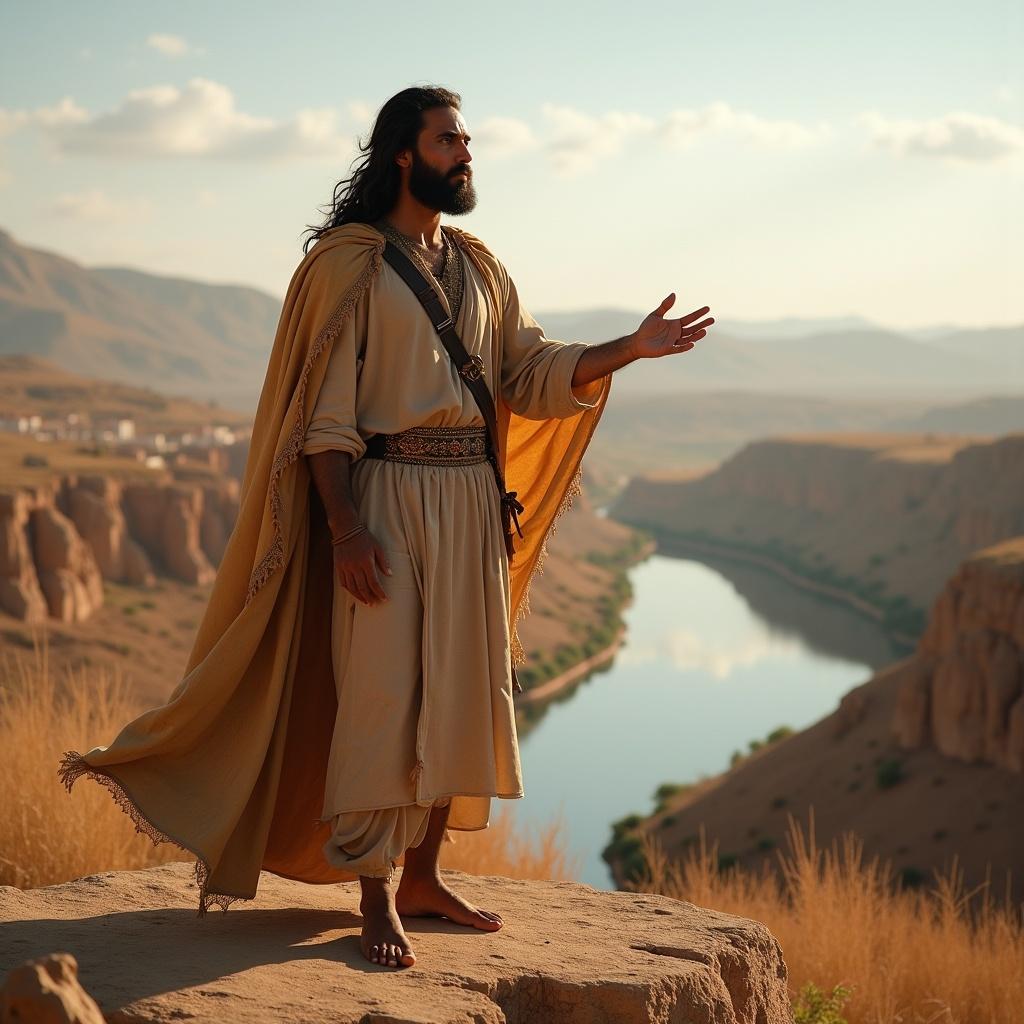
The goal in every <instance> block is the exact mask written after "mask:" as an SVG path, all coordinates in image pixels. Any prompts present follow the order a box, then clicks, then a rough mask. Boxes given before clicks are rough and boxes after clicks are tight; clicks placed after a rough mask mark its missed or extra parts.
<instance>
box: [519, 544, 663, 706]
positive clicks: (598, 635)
mask: <svg viewBox="0 0 1024 1024" xmlns="http://www.w3.org/2000/svg"><path fill="white" fill-rule="evenodd" d="M651 539H652V538H651V535H650V534H649V533H647V532H646V531H643V530H640V531H637V534H636V535H635V536H632V537H630V540H629V542H628V543H626V544H624V545H623V546H622V547H621V548H618V549H617V550H615V551H612V552H596V551H591V552H589V553H588V554H587V555H585V556H584V557H585V559H586V561H589V562H591V563H593V564H594V565H600V566H602V567H604V568H607V569H611V570H614V572H615V575H614V576H613V578H612V583H611V586H610V587H609V589H608V590H607V591H605V592H604V593H602V594H601V595H600V596H599V597H598V598H597V600H596V601H595V602H594V603H593V605H591V606H590V607H591V608H592V609H594V610H596V611H597V614H598V620H597V621H596V622H594V621H579V620H577V621H575V622H571V623H569V624H568V626H567V628H568V630H569V632H570V633H572V635H573V637H574V640H575V643H563V644H559V645H558V647H556V648H555V649H554V650H553V651H552V650H548V651H545V652H544V653H543V655H541V656H540V657H538V658H536V659H534V660H532V661H531V663H530V665H528V666H527V665H524V666H523V667H522V668H520V669H517V670H516V675H517V676H518V678H519V682H520V683H521V684H522V687H523V689H524V690H529V689H531V688H532V687H535V686H539V685H540V684H541V683H546V682H547V681H548V680H549V679H554V678H555V676H558V675H561V674H562V673H563V672H565V671H566V670H568V669H570V668H572V667H573V665H578V664H579V663H580V662H582V661H585V660H586V659H587V658H593V657H594V656H595V655H597V654H600V653H601V652H602V651H606V650H607V649H608V648H609V647H611V645H612V644H613V643H614V642H615V639H616V637H617V636H618V635H619V633H620V631H621V629H622V625H623V622H622V609H623V608H624V607H625V606H626V605H627V604H628V603H629V601H630V600H631V599H632V597H633V586H632V584H631V583H630V582H629V577H628V576H627V575H626V569H627V568H629V567H630V566H631V565H634V564H635V563H636V561H637V557H638V555H639V553H640V552H641V551H642V550H643V548H644V547H645V546H646V545H647V544H648V543H649V542H650V540H651ZM557 589H559V590H560V591H563V592H566V593H567V592H568V588H566V587H565V586H564V584H560V585H559V586H558V588H557Z"/></svg>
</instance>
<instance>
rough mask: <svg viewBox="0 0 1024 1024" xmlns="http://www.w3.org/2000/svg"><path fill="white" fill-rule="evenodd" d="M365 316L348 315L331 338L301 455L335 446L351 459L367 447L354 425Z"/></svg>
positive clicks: (356, 457) (358, 456) (334, 447)
mask: <svg viewBox="0 0 1024 1024" xmlns="http://www.w3.org/2000/svg"><path fill="white" fill-rule="evenodd" d="M357 312H360V310H358V309H357ZM364 319H365V318H364V317H362V316H358V315H354V316H350V317H349V318H348V321H347V322H346V324H345V326H344V327H343V328H342V329H341V331H340V333H339V334H338V336H337V337H336V338H335V339H334V343H333V345H332V346H331V351H330V354H329V356H328V361H327V368H326V370H325V371H324V379H323V383H322V384H321V385H320V391H319V392H318V394H317V398H316V405H315V406H314V408H313V415H312V416H311V417H310V420H309V424H308V426H307V427H306V433H305V437H304V440H303V445H302V454H303V455H313V454H315V453H316V452H324V451H328V450H330V449H335V450H337V451H342V452H348V453H349V455H351V456H352V461H353V462H354V461H355V460H356V459H359V458H362V456H363V454H364V453H365V451H366V442H365V441H364V440H363V438H362V436H361V435H360V433H359V431H358V429H357V428H356V427H357V425H356V388H357V385H358V380H359V370H360V367H361V366H362V362H363V361H362V359H360V358H359V356H358V346H357V343H356V338H357V335H358V333H359V328H360V324H362V323H363V322H364Z"/></svg>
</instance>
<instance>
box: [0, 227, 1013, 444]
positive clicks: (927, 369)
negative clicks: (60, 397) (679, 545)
mask: <svg viewBox="0 0 1024 1024" xmlns="http://www.w3.org/2000/svg"><path fill="white" fill-rule="evenodd" d="M300 258H301V254H300V253H299V252H298V251H297V252H296V265H297V264H298V261H299V259H300ZM287 283H288V282H287V281H283V280H282V282H281V292H282V293H283V292H284V290H285V288H286V286H287ZM682 312H685V311H684V310H682V309H681V308H680V309H677V310H673V311H672V313H673V314H676V315H680V314H681V313H682ZM719 312H721V311H719ZM280 313H281V299H280V298H276V297H274V296H272V295H269V294H267V293H265V292H263V291H260V290H259V289H255V288H247V287H244V286H241V285H229V284H207V283H204V282H200V281H193V280H188V279H185V278H172V277H167V276H165V275H158V274H150V273H146V272H145V271H143V270H139V269H133V268H127V267H84V266H82V265H81V264H78V263H76V262H74V261H73V260H70V259H67V258H65V257H62V256H60V255H57V254H55V253H51V252H47V251H44V250H40V249H35V248H32V247H29V246H26V245H23V244H21V243H19V242H18V241H16V240H15V239H14V238H13V236H12V235H11V234H9V233H8V232H5V231H2V230H0V354H15V353H21V354H33V355H39V356H43V357H46V358H49V359H52V360H54V361H56V362H58V363H59V364H60V365H61V366H63V367H64V368H65V369H67V370H69V371H71V372H74V373H79V374H83V375H86V376H91V377H100V378H109V379H110V380H116V381H121V382H124V383H129V384H134V385H138V386H142V387H155V388H159V389H160V390H161V391H167V392H168V393H178V394H193V395H197V396H200V397H208V398H216V399H217V400H218V401H219V402H220V403H221V404H222V405H224V406H226V407H228V408H232V409H236V410H240V411H242V412H247V411H250V410H252V409H253V408H254V407H255V404H256V399H257V397H258V395H259V391H260V387H261V386H262V383H263V377H264V374H265V372H266V360H267V356H268V353H269V351H270V346H271V343H272V341H273V338H274V333H275V331H276V328H277V323H278V319H279V317H280ZM643 315H644V314H643V313H634V312H630V311H624V310H589V311H583V312H581V313H545V312H540V313H538V319H539V321H540V323H541V324H542V325H543V326H544V328H545V332H546V333H547V335H548V336H549V337H551V338H557V339H560V340H565V341H571V340H577V339H580V340H584V341H588V342H592V343H593V342H602V341H607V340H609V339H611V338H614V337H619V336H621V335H623V334H628V333H630V332H631V331H633V330H635V328H636V326H637V325H638V324H639V322H640V320H641V319H642V318H643ZM1022 341H1024V327H1000V328H987V329H986V328H981V329H976V330H973V331H970V332H965V331H959V332H956V331H949V332H945V333H942V332H939V333H936V334H935V335H934V336H928V337H926V338H924V337H918V336H915V334H914V333H912V332H911V333H900V332H897V331H892V330H889V329H886V328H883V327H879V326H876V325H874V324H871V323H870V322H868V321H865V320H864V319H863V318H859V317H848V318H841V319H835V320H833V321H821V322H818V323H815V322H810V321H808V322H799V323H795V324H789V323H786V322H777V323H776V324H775V325H762V326H759V325H756V324H754V325H751V324H743V323H741V322H736V323H733V324H730V321H729V320H728V318H726V319H724V320H722V321H720V322H718V323H716V325H715V328H714V329H713V332H712V334H710V335H709V336H708V337H707V338H706V339H704V340H702V342H700V343H699V344H698V347H697V348H695V349H694V350H693V351H692V352H689V353H686V354H685V355H683V356H681V357H680V358H676V359H659V360H642V361H641V362H639V363H636V364H633V365H631V366H629V367H626V368H625V369H624V370H623V371H621V372H620V374H619V375H618V377H617V391H618V393H619V394H620V395H622V396H625V395H628V394H633V395H642V396H645V397H650V396H653V395H661V396H666V395H676V396H679V397H680V398H681V397H682V396H684V395H685V396H694V395H699V394H702V393H705V392H708V391H741V392H749V393H753V394H776V395H792V394H794V393H795V394H803V395H806V396H814V397H818V398H820V397H822V396H831V397H839V396H843V397H845V398H846V399H848V400H851V401H854V402H856V401H859V400H860V399H861V397H862V396H863V395H864V394H870V395H872V396H873V397H874V398H879V397H881V396H886V397H887V398H888V399H890V400H894V399H900V400H906V401H909V402H912V403H916V402H920V401H932V402H934V401H939V400H942V401H963V400H969V399H975V398H980V397H986V396H988V395H990V394H1011V393H1019V392H1022V391H1024V365H1022V363H1021V359H1020V358H1019V357H1017V356H1015V355H1014V353H1016V352H1019V351H1021V343H1022ZM871 426H872V429H878V425H876V424H872V425H871ZM774 429H778V428H774Z"/></svg>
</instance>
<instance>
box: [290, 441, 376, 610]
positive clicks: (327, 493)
mask: <svg viewBox="0 0 1024 1024" xmlns="http://www.w3.org/2000/svg"><path fill="white" fill-rule="evenodd" d="M306 461H307V462H308V463H309V472H310V475H311V476H312V477H313V483H314V484H315V485H316V489H317V492H318V493H319V495H320V500H321V501H322V502H323V504H324V511H325V512H326V514H327V527H328V529H329V530H330V533H331V537H332V538H334V537H340V536H342V535H343V534H345V533H347V532H348V531H349V530H351V529H352V528H353V527H354V526H357V525H359V523H360V522H361V520H360V518H359V509H358V508H357V507H356V503H355V500H354V499H353V497H352V456H351V455H350V454H349V453H348V452H343V451H338V450H337V449H334V448H328V449H326V450H324V451H320V452H311V453H310V454H308V455H307V456H306ZM331 550H332V551H333V560H334V571H335V572H336V573H337V574H338V579H339V580H340V582H341V584H342V586H343V587H345V589H346V590H348V591H349V592H350V593H351V594H352V595H353V596H354V597H356V598H357V599H358V600H360V601H362V602H363V603H364V604H369V605H374V604H377V603H379V602H380V601H386V600H387V594H386V593H385V592H384V587H383V585H382V584H381V581H380V577H379V576H378V575H377V570H378V568H379V569H381V570H383V571H384V572H385V573H387V574H388V575H389V576H390V575H391V566H390V564H389V563H388V559H387V555H386V554H385V553H384V549H383V548H382V547H381V546H380V544H378V543H377V539H376V538H375V537H374V536H373V534H372V533H370V531H369V530H368V529H367V530H363V531H361V532H359V533H357V534H356V535H355V536H354V537H352V538H350V539H349V540H346V541H342V542H341V543H340V544H332V545H331Z"/></svg>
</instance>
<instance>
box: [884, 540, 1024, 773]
mask: <svg viewBox="0 0 1024 1024" xmlns="http://www.w3.org/2000/svg"><path fill="white" fill-rule="evenodd" d="M893 730H894V732H895V734H896V736H897V738H898V739H899V742H900V744H901V745H902V746H903V747H904V748H907V749H918V748H921V747H924V746H934V747H935V749H936V750H938V751H939V752H940V753H942V754H945V755H946V756H947V757H955V758H958V759H959V760H961V761H985V762H988V763H989V764H994V765H999V766H1001V767H1003V768H1008V769H1010V770H1011V771H1014V772H1024V537H1017V538H1015V539H1012V540H1009V541H1005V542H1003V543H1001V544H996V545H993V546H992V547H989V548H986V549H984V550H982V551H980V552H978V553H977V554H976V555H974V556H973V557H972V558H970V559H969V560H968V561H966V562H965V563H964V564H963V565H962V566H961V567H960V569H959V570H958V571H957V572H956V574H955V575H954V576H953V577H952V579H951V580H950V581H949V583H948V584H947V585H946V587H945V589H944V590H943V591H942V593H941V594H940V595H939V597H938V599H937V600H936V602H935V605H934V607H933V609H932V614H931V618H930V619H929V622H928V626H927V628H926V630H925V632H924V635H923V636H922V637H921V641H920V643H919V645H918V649H917V654H916V656H915V658H914V661H913V664H912V666H911V667H910V669H909V670H908V672H907V674H906V678H905V679H904V682H903V684H902V686H901V688H900V694H899V702H898V705H897V709H896V713H895V715H894V720H893Z"/></svg>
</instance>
